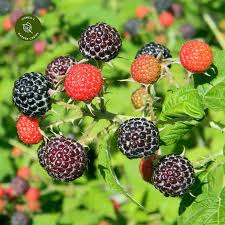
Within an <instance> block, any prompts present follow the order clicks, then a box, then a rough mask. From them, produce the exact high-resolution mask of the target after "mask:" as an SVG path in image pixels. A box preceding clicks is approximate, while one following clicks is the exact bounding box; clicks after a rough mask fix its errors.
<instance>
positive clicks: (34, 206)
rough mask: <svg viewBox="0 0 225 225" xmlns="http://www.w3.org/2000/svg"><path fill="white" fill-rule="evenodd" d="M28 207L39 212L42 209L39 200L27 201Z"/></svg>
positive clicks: (31, 210)
mask: <svg viewBox="0 0 225 225" xmlns="http://www.w3.org/2000/svg"><path fill="white" fill-rule="evenodd" d="M27 208H28V209H29V211H30V212H39V211H40V209H41V206H40V202H39V201H29V202H27Z"/></svg>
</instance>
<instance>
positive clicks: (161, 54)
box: [135, 42, 172, 59]
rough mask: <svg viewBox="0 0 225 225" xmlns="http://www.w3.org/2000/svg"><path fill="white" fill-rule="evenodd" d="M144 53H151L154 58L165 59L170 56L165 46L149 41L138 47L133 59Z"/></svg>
mask: <svg viewBox="0 0 225 225" xmlns="http://www.w3.org/2000/svg"><path fill="white" fill-rule="evenodd" d="M145 54H147V55H153V56H154V57H155V58H158V59H167V58H171V57H172V56H171V54H170V50H169V49H168V48H167V47H165V46H164V45H161V44H158V43H155V42H150V43H148V44H146V45H145V46H144V47H142V48H141V49H139V50H138V52H137V54H136V56H135V59H136V58H138V57H140V56H141V55H145Z"/></svg>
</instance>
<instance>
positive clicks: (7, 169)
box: [0, 149, 13, 180]
mask: <svg viewBox="0 0 225 225" xmlns="http://www.w3.org/2000/svg"><path fill="white" fill-rule="evenodd" d="M9 153H10V151H5V150H2V149H1V153H0V154H1V155H0V171H1V173H0V180H3V179H4V178H5V177H6V176H10V175H13V167H12V164H11V161H10V158H9Z"/></svg>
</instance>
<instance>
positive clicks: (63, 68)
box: [46, 56, 76, 89]
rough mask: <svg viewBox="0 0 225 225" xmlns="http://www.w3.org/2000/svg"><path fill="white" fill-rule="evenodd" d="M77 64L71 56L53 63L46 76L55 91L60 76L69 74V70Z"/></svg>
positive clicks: (49, 65) (49, 66)
mask: <svg viewBox="0 0 225 225" xmlns="http://www.w3.org/2000/svg"><path fill="white" fill-rule="evenodd" d="M75 63H76V60H75V59H74V58H73V57H71V56H60V57H58V58H55V59H54V60H53V61H51V62H50V63H49V64H48V66H47V69H46V76H47V78H48V80H49V82H50V83H51V86H52V88H53V89H57V87H58V84H59V82H60V80H59V79H60V76H64V75H66V74H67V72H68V70H69V69H70V68H71V67H72V66H73V65H74V64H75Z"/></svg>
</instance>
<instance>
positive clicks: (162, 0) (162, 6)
mask: <svg viewBox="0 0 225 225" xmlns="http://www.w3.org/2000/svg"><path fill="white" fill-rule="evenodd" d="M171 3H172V1H171V0H154V1H153V4H154V6H155V8H156V10H157V11H158V12H162V11H164V10H167V9H168V8H169V7H170V6H171Z"/></svg>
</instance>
